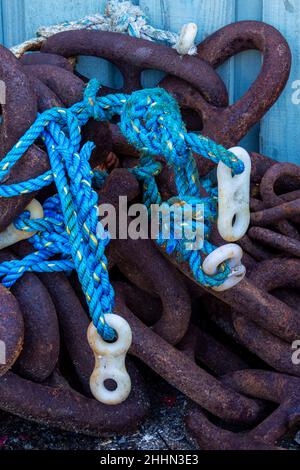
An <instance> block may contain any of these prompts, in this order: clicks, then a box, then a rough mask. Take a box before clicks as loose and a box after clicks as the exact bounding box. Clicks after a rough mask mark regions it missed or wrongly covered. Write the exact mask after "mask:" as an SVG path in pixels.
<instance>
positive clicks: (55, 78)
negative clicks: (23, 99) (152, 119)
mask: <svg viewBox="0 0 300 470" xmlns="http://www.w3.org/2000/svg"><path fill="white" fill-rule="evenodd" d="M48 55H49V56H50V57H51V54H44V56H46V57H47V56H48ZM62 59H63V57H62ZM24 70H25V72H26V73H27V75H28V77H34V83H35V86H36V87H37V86H38V85H39V89H38V90H37V93H39V92H42V93H43V90H42V89H41V86H40V85H41V84H43V85H44V88H45V87H46V90H45V94H42V96H41V95H40V93H39V94H38V98H39V100H42V99H44V100H45V99H46V98H45V96H46V97H47V105H48V104H49V105H51V104H52V103H53V97H57V99H58V102H57V103H56V104H55V106H62V107H67V108H69V107H70V106H72V105H74V104H75V103H78V102H79V101H82V99H83V93H84V89H85V83H84V82H83V81H82V80H81V79H80V78H79V77H77V76H76V75H74V74H73V73H72V72H71V71H69V70H67V69H64V68H61V67H58V66H55V65H50V64H47V63H43V64H41V65H27V66H24ZM46 93H47V94H46ZM49 95H50V96H49ZM51 95H53V96H52V100H51ZM43 96H44V98H43ZM82 137H83V139H84V140H85V141H87V140H90V141H92V142H94V143H95V145H96V148H95V149H94V150H93V152H92V156H91V160H90V163H91V165H92V166H93V167H94V166H97V165H101V164H102V165H103V169H106V170H111V169H112V168H116V167H117V166H119V162H118V160H117V157H116V156H115V154H114V153H113V152H112V137H111V131H110V128H109V125H108V123H106V122H101V123H99V122H96V121H95V120H93V119H91V120H90V121H89V122H88V123H87V125H86V126H84V128H83V130H82Z"/></svg>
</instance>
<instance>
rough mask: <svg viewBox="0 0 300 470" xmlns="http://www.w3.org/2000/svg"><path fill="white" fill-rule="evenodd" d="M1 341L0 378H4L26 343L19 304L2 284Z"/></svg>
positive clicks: (0, 305) (0, 288)
mask: <svg viewBox="0 0 300 470" xmlns="http://www.w3.org/2000/svg"><path fill="white" fill-rule="evenodd" d="M0 340H1V358H2V360H1V363H0V376H2V375H4V374H5V373H6V372H7V371H8V370H9V369H10V368H11V367H12V366H13V364H14V363H15V362H16V360H17V359H18V357H19V356H20V354H21V351H22V347H23V342H24V322H23V315H22V312H21V310H20V307H19V304H18V302H17V300H16V298H15V297H14V296H13V295H12V294H11V293H10V292H9V290H7V289H6V288H5V287H3V286H2V284H0ZM3 356H4V357H3ZM2 362H3V363H2Z"/></svg>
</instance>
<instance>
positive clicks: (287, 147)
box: [260, 0, 300, 164]
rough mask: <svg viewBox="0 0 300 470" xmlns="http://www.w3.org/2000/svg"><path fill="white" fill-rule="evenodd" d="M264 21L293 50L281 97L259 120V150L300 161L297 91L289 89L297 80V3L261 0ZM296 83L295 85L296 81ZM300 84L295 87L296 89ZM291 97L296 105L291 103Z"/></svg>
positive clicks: (299, 12)
mask: <svg viewBox="0 0 300 470" xmlns="http://www.w3.org/2000/svg"><path fill="white" fill-rule="evenodd" d="M263 20H264V21H265V22H267V23H270V24H272V25H273V26H275V27H276V28H278V29H279V31H280V32H281V33H282V34H283V35H284V36H285V38H286V39H287V41H288V43H289V46H290V48H291V50H292V57H293V63H292V71H291V75H290V79H289V82H288V84H287V86H286V88H285V90H284V92H283V93H282V95H281V97H280V98H279V100H278V101H277V103H275V105H274V106H273V108H272V109H271V110H270V111H269V113H268V114H267V115H266V116H265V118H264V119H263V120H262V124H261V134H260V148H261V152H262V153H265V154H266V155H269V156H270V157H272V158H275V159H276V160H279V161H289V162H294V163H298V164H300V144H299V141H300V139H299V116H300V102H299V99H296V98H297V97H298V98H299V96H300V93H297V90H294V89H293V88H292V85H293V83H294V82H296V80H300V36H299V34H300V2H299V1H298V0H281V1H278V0H276V1H272V2H270V1H268V0H263ZM295 85H297V84H296V83H295ZM299 85H300V83H299V84H298V85H297V88H298V90H299ZM293 95H294V100H295V99H296V102H298V104H296V102H295V103H293Z"/></svg>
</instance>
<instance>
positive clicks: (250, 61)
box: [234, 0, 262, 152]
mask: <svg viewBox="0 0 300 470" xmlns="http://www.w3.org/2000/svg"><path fill="white" fill-rule="evenodd" d="M235 19H236V21H241V20H257V21H261V19H262V0H251V1H250V2H245V0H236V14H235ZM260 67H261V55H260V53H259V52H258V51H246V52H243V53H242V54H238V55H237V56H236V57H235V59H234V101H237V100H238V99H239V98H240V97H241V96H242V95H243V94H244V93H245V92H246V91H247V90H248V88H249V86H250V85H251V83H252V82H253V81H254V80H255V78H256V77H257V75H258V72H259V70H260ZM259 132H260V124H257V125H256V126H255V127H254V128H253V129H251V130H250V131H249V133H248V134H247V136H246V137H244V139H242V141H241V142H240V144H241V145H242V146H243V147H244V148H246V149H247V150H249V151H250V150H251V151H255V152H257V151H258V150H259Z"/></svg>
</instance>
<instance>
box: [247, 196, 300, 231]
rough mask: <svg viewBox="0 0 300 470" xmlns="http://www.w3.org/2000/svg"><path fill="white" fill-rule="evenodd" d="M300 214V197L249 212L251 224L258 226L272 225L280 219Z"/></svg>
mask: <svg viewBox="0 0 300 470" xmlns="http://www.w3.org/2000/svg"><path fill="white" fill-rule="evenodd" d="M288 194H290V193H288ZM299 214H300V199H295V200H292V201H289V202H284V203H282V204H278V205H275V206H274V207H271V208H270V209H262V210H258V211H257V212H252V214H251V224H252V225H259V226H263V227H264V226H268V225H272V224H274V223H276V222H278V221H280V220H282V219H286V218H287V219H290V218H292V217H294V216H299Z"/></svg>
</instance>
